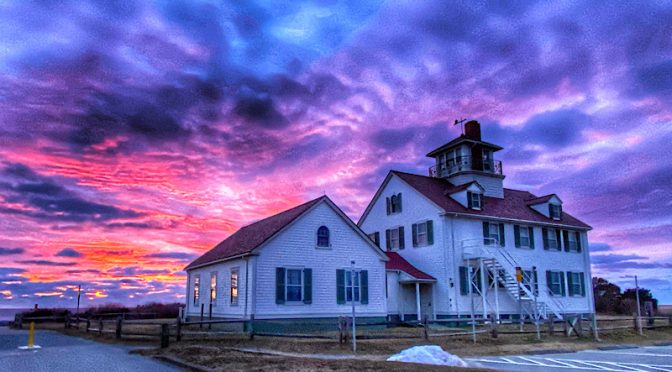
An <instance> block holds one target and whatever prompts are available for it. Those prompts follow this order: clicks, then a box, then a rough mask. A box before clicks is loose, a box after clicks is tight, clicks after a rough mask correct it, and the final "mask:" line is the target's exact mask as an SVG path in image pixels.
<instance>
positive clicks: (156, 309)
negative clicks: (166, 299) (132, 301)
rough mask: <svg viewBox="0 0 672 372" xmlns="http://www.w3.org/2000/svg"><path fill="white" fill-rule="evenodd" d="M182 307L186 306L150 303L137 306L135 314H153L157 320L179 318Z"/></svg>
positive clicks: (177, 303)
mask: <svg viewBox="0 0 672 372" xmlns="http://www.w3.org/2000/svg"><path fill="white" fill-rule="evenodd" d="M182 306H184V304H182V303H179V302H174V303H170V304H162V303H158V302H150V303H148V304H144V305H138V306H136V307H135V312H136V313H147V314H153V315H154V316H155V317H156V318H177V316H178V315H179V313H180V307H182Z"/></svg>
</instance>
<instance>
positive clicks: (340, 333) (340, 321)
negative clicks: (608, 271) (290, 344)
mask: <svg viewBox="0 0 672 372" xmlns="http://www.w3.org/2000/svg"><path fill="white" fill-rule="evenodd" d="M671 319H672V318H671ZM338 343H339V344H342V343H343V317H342V316H339V317H338Z"/></svg>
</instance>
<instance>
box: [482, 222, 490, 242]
mask: <svg viewBox="0 0 672 372" xmlns="http://www.w3.org/2000/svg"><path fill="white" fill-rule="evenodd" d="M489 238H490V223H488V222H483V244H485V245H488V244H490V240H489Z"/></svg>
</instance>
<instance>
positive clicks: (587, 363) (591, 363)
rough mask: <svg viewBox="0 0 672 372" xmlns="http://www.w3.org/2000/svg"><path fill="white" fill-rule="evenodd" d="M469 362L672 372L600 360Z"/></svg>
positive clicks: (671, 371)
mask: <svg viewBox="0 0 672 372" xmlns="http://www.w3.org/2000/svg"><path fill="white" fill-rule="evenodd" d="M514 358H515V359H514ZM468 360H470V361H474V362H482V363H497V364H512V365H519V366H535V367H550V368H564V369H578V370H590V371H618V372H650V371H651V370H655V371H663V372H672V366H670V365H657V364H648V363H647V364H644V363H626V362H605V361H598V360H577V359H558V358H538V357H537V358H531V357H523V356H512V357H499V358H496V359H489V358H488V359H485V358H482V359H468ZM642 368H644V369H642Z"/></svg>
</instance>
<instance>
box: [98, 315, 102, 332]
mask: <svg viewBox="0 0 672 372" xmlns="http://www.w3.org/2000/svg"><path fill="white" fill-rule="evenodd" d="M98 334H99V335H101V336H102V335H103V317H102V316H101V317H100V319H98Z"/></svg>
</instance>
